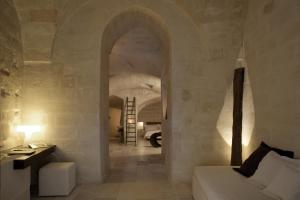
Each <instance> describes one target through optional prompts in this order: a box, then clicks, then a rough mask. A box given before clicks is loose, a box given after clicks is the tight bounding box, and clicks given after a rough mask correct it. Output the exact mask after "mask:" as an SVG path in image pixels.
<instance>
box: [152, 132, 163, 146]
mask: <svg viewBox="0 0 300 200" xmlns="http://www.w3.org/2000/svg"><path fill="white" fill-rule="evenodd" d="M159 138H161V132H158V133H153V134H152V135H151V137H150V144H151V145H152V146H153V147H155V148H157V147H161V144H160V143H158V140H159Z"/></svg>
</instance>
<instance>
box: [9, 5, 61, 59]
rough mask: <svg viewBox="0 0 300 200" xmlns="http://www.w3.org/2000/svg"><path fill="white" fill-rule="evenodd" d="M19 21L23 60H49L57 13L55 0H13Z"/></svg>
mask: <svg viewBox="0 0 300 200" xmlns="http://www.w3.org/2000/svg"><path fill="white" fill-rule="evenodd" d="M14 2H15V4H16V8H17V11H18V15H19V18H20V22H21V31H22V43H23V49H24V60H25V61H49V60H50V56H51V49H52V44H53V40H54V36H55V32H56V20H57V15H58V9H57V3H56V0H43V1H36V0H26V1H23V0H14Z"/></svg>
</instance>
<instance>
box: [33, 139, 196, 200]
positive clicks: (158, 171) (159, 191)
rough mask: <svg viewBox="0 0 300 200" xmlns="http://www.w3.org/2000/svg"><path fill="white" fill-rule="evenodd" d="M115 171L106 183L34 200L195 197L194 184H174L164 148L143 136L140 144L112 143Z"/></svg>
mask: <svg viewBox="0 0 300 200" xmlns="http://www.w3.org/2000/svg"><path fill="white" fill-rule="evenodd" d="M110 157H111V174H110V176H109V178H108V179H107V180H106V181H105V183H103V184H84V185H79V186H77V187H76V189H75V190H74V191H73V192H72V194H71V195H70V196H69V197H43V198H32V200H192V199H193V198H192V196H191V186H190V185H186V184H173V185H172V184H170V183H169V182H168V180H167V176H166V173H165V168H164V162H163V159H162V155H161V148H153V147H151V145H150V144H149V142H148V141H146V140H144V139H143V138H141V139H140V140H139V143H138V145H137V146H133V145H123V144H120V143H118V142H117V140H115V141H112V142H111V144H110Z"/></svg>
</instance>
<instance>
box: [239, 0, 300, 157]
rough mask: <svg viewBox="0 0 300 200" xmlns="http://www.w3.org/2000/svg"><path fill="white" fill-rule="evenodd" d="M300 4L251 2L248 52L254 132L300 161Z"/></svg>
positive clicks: (270, 0)
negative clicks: (292, 151) (289, 152)
mask: <svg viewBox="0 0 300 200" xmlns="http://www.w3.org/2000/svg"><path fill="white" fill-rule="evenodd" d="M299 10H300V3H299V1H297V0H291V1H276V0H263V1H260V0H254V1H249V11H248V15H247V21H246V23H245V31H244V35H245V51H246V60H247V63H248V68H249V77H250V80H251V85H252V89H253V100H254V107H255V129H254V135H253V137H252V139H251V143H250V147H251V148H255V147H256V146H257V145H258V144H259V143H260V141H261V140H264V141H266V142H267V143H269V144H271V145H274V146H278V147H281V148H286V149H291V150H294V151H295V152H296V154H297V157H299V156H300V146H299V141H300V134H299V129H300V124H299V119H300V107H299V100H300V84H299V81H300V57H299V55H300V27H299V23H300V14H299Z"/></svg>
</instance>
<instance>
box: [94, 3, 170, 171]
mask: <svg viewBox="0 0 300 200" xmlns="http://www.w3.org/2000/svg"><path fill="white" fill-rule="evenodd" d="M137 26H140V27H143V28H145V29H147V30H149V31H150V32H152V33H153V34H154V35H155V36H156V37H157V38H159V40H160V41H161V43H162V46H163V55H164V58H165V59H164V69H163V73H162V76H163V77H162V80H163V82H165V83H164V84H162V85H164V86H166V87H163V88H162V98H163V99H164V98H167V95H166V94H167V91H168V83H167V81H168V80H169V74H168V73H167V71H168V68H169V65H170V39H169V38H170V37H169V34H168V31H167V28H166V25H164V23H163V21H162V20H161V19H160V17H159V16H157V15H156V14H155V13H153V12H152V11H150V10H148V9H145V8H142V7H136V6H135V7H133V8H131V9H129V10H127V11H124V12H123V13H121V14H119V15H118V16H116V17H114V18H113V19H112V20H111V21H110V22H109V23H108V24H107V25H106V28H105V30H104V33H103V36H102V43H101V44H102V46H101V69H100V80H101V83H100V91H101V93H100V108H99V109H100V112H101V113H102V115H100V129H101V130H100V133H101V135H100V141H101V142H102V144H100V148H101V154H102V155H101V157H102V158H103V159H104V160H103V162H102V173H103V174H105V175H106V176H107V174H108V173H109V169H110V166H109V164H110V161H109V152H108V148H109V147H108V145H109V144H108V143H109V142H108V127H107V125H108V118H107V116H108V107H109V106H108V96H109V70H108V69H109V54H110V52H111V50H112V48H113V46H114V44H115V42H116V41H117V40H118V39H119V38H120V37H121V36H122V35H124V34H125V33H127V32H128V31H130V30H131V29H133V28H135V27H137ZM164 102H167V100H164ZM165 108H166V105H165ZM165 108H164V109H165Z"/></svg>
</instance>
